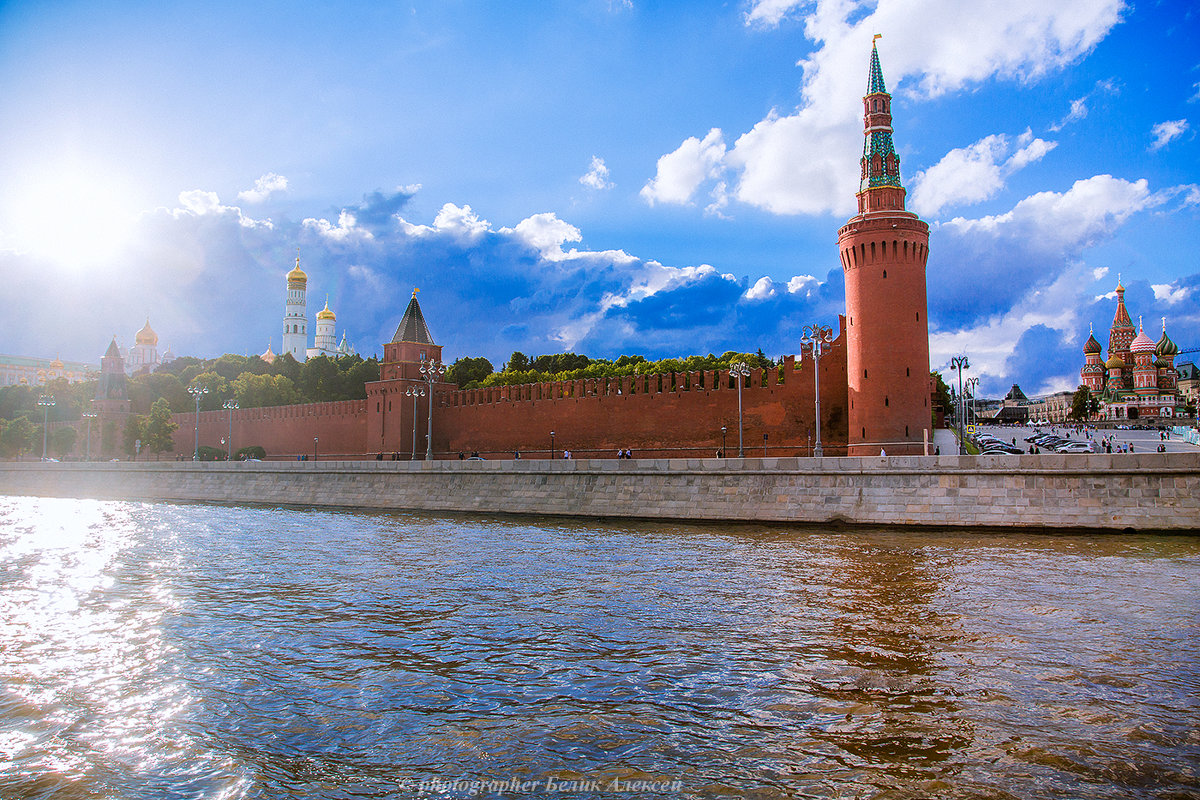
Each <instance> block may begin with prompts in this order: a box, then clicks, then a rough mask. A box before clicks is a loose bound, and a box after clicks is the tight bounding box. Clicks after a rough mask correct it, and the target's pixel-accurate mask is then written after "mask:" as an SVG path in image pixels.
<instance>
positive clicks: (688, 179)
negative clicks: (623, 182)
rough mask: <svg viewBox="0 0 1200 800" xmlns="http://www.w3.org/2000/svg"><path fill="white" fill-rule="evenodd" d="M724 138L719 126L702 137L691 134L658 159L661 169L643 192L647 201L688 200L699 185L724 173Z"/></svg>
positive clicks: (677, 201)
mask: <svg viewBox="0 0 1200 800" xmlns="http://www.w3.org/2000/svg"><path fill="white" fill-rule="evenodd" d="M724 157H725V141H724V136H723V134H722V133H721V129H720V128H713V129H712V130H710V131H709V132H708V133H707V134H706V135H705V137H704V138H703V139H697V138H696V137H695V136H689V137H688V138H687V139H685V140H684V141H683V144H681V145H679V147H677V148H675V150H674V152H671V153H667V154H666V155H665V156H662V157H660V158H659V159H658V172H657V174H656V175H655V176H654V177H653V178H651V179H650V180H649V181H648V182H647V183H646V185H645V186H643V187H642V191H641V192H640V194H641V196H642V198H643V199H645V200H646V202H647V203H650V204H651V205H654V204H655V203H679V204H682V203H689V202H691V200H692V196H693V195H694V194H695V193H696V189H698V188H699V186H700V184H701V183H703V182H704V181H705V180H707V179H709V178H715V177H716V176H717V175H719V174H720V172H721V161H722V159H723V158H724Z"/></svg>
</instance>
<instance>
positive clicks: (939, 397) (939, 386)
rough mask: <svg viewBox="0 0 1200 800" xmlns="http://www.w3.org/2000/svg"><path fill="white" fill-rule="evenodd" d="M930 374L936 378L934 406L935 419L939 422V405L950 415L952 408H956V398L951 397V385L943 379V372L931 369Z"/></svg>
mask: <svg viewBox="0 0 1200 800" xmlns="http://www.w3.org/2000/svg"><path fill="white" fill-rule="evenodd" d="M929 376H930V377H931V378H933V379H934V390H933V391H934V408H933V413H932V417H933V421H934V422H935V423H936V422H937V406H941V409H942V413H943V414H945V415H949V414H950V412H951V409H953V408H954V399H953V398H952V397H950V387H949V386H947V385H946V382H945V381H944V380H942V373H940V372H934V371H932V370H931V371H930V373H929Z"/></svg>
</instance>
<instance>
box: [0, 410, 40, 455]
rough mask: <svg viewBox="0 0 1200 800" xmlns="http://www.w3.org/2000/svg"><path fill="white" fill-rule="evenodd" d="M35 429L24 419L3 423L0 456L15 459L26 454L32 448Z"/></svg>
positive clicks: (19, 418) (18, 418) (0, 437)
mask: <svg viewBox="0 0 1200 800" xmlns="http://www.w3.org/2000/svg"><path fill="white" fill-rule="evenodd" d="M35 430H36V429H35V427H34V424H33V423H32V422H30V421H29V420H28V419H26V418H25V417H17V418H16V419H13V420H10V421H9V422H6V423H4V430H3V432H0V455H4V456H6V457H7V458H15V457H19V456H21V455H23V454H24V453H28V452H29V451H30V450H31V449H32V448H33V436H34V433H35Z"/></svg>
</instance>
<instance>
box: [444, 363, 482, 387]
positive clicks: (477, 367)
mask: <svg viewBox="0 0 1200 800" xmlns="http://www.w3.org/2000/svg"><path fill="white" fill-rule="evenodd" d="M491 374H492V362H490V361H488V360H487V359H486V358H482V357H481V358H460V359H457V360H456V361H455V362H454V363H453V364H451V365H450V369H448V370H446V380H447V381H449V382H451V383H456V384H458V388H460V389H463V388H466V387H467V386H468V385H469V384H472V383H474V384H478V383H479V382H480V381H482V380H483V379H484V378H486V377H487V376H489V375H491Z"/></svg>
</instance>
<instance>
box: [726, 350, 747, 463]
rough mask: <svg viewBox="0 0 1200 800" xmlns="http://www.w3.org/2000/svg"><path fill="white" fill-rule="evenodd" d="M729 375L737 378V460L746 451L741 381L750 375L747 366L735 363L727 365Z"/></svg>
mask: <svg viewBox="0 0 1200 800" xmlns="http://www.w3.org/2000/svg"><path fill="white" fill-rule="evenodd" d="M729 374H730V375H733V376H735V377H736V378H737V387H738V458H745V457H746V449H745V447H743V444H742V380H743V379H745V378H746V377H748V376H749V375H750V367H749V365H747V364H745V363H743V362H741V361H735V362H733V363H732V364H730V365H729Z"/></svg>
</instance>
